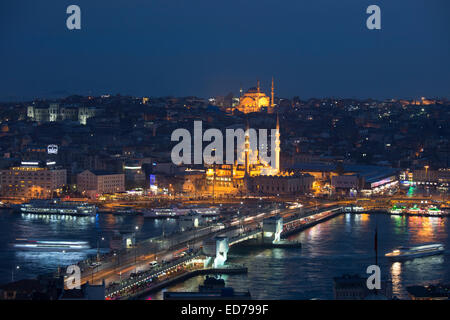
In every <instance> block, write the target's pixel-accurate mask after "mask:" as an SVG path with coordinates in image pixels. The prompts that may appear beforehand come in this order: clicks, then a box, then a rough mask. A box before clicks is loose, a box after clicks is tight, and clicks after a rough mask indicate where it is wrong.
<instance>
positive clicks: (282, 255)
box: [0, 210, 450, 299]
mask: <svg viewBox="0 0 450 320" xmlns="http://www.w3.org/2000/svg"><path fill="white" fill-rule="evenodd" d="M164 221H165V222H163V221H162V220H152V219H143V217H141V216H136V217H121V216H114V215H110V214H99V215H97V216H96V217H65V218H61V217H59V218H58V217H46V216H41V217H37V216H31V215H21V214H16V213H12V212H11V211H9V210H1V211H0V230H1V233H0V283H4V282H8V281H10V280H11V271H12V270H13V269H14V268H15V266H20V269H19V270H18V271H15V272H14V278H15V279H20V278H27V277H34V276H36V275H37V274H42V273H46V272H51V271H54V270H56V268H57V267H58V266H62V265H68V264H72V263H74V262H76V261H78V260H81V259H84V258H86V257H87V256H88V255H95V253H96V250H97V240H99V239H101V238H102V237H104V238H105V240H104V241H101V240H100V241H99V244H100V248H103V249H101V251H105V250H107V249H106V248H108V240H109V238H110V236H111V234H112V233H113V231H114V230H119V231H133V230H134V229H135V227H136V226H138V227H139V231H138V234H137V238H138V239H142V238H145V237H151V236H157V235H159V234H161V232H162V224H163V223H164V224H165V229H166V231H170V230H171V229H173V228H174V227H175V224H176V221H174V220H164ZM376 226H378V248H379V253H380V254H379V265H380V267H381V272H382V278H385V279H392V282H393V292H394V294H395V295H397V296H399V297H401V298H406V292H405V287H406V286H408V285H413V284H428V283H430V282H434V283H435V282H447V283H448V282H450V268H448V265H449V263H450V240H449V238H448V234H449V231H450V230H449V229H450V223H449V220H448V218H434V217H408V218H406V217H399V216H388V215H381V214H374V215H368V214H360V215H352V214H345V215H340V216H338V217H336V218H333V219H331V220H329V221H326V222H324V223H321V224H319V225H316V226H314V227H312V228H310V229H308V230H305V231H304V232H301V233H299V234H297V235H294V236H293V237H291V239H292V240H299V241H301V242H302V245H303V246H302V248H301V249H289V250H283V249H264V250H263V249H257V248H243V247H233V248H232V249H231V250H230V252H229V259H228V260H229V261H230V262H231V263H244V264H245V265H246V266H248V268H249V272H248V274H246V275H232V276H224V278H225V280H226V283H227V285H228V286H232V287H233V288H234V289H235V290H236V291H246V290H250V292H251V294H252V297H253V298H255V299H312V298H321V299H332V298H333V291H332V289H333V277H336V276H341V275H343V274H345V273H352V274H354V273H358V274H360V275H363V276H364V275H365V271H366V268H367V266H369V265H371V264H374V263H375V257H374V231H375V227H376ZM16 238H40V239H71V240H86V241H89V243H90V245H91V248H92V249H90V250H85V251H81V252H67V253H62V252H54V253H52V252H31V251H14V250H12V248H11V247H10V246H9V244H10V243H11V242H14V239H16ZM424 242H441V243H444V244H445V246H446V251H445V253H444V254H443V255H439V256H431V257H425V258H419V259H415V260H411V261H407V262H403V263H394V264H393V263H390V262H389V261H388V260H386V259H385V258H384V257H383V255H384V253H386V252H388V251H391V250H392V249H394V248H395V247H398V246H411V245H418V244H421V243H424ZM202 282H203V277H196V278H192V279H189V280H187V281H185V282H184V283H181V284H177V285H175V286H172V287H169V288H167V289H166V290H170V291H197V290H198V285H199V284H201V283H202ZM149 298H152V299H161V298H162V292H156V293H154V294H151V295H150V296H149Z"/></svg>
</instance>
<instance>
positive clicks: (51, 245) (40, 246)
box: [13, 239, 90, 251]
mask: <svg viewBox="0 0 450 320" xmlns="http://www.w3.org/2000/svg"><path fill="white" fill-rule="evenodd" d="M13 247H14V248H15V249H19V250H38V251H78V250H85V249H89V248H90V246H89V242H87V241H70V240H39V239H16V243H14V244H13Z"/></svg>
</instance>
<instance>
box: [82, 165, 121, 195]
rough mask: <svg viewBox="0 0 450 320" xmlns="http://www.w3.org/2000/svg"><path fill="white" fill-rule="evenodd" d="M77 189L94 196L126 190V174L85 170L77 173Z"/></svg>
mask: <svg viewBox="0 0 450 320" xmlns="http://www.w3.org/2000/svg"><path fill="white" fill-rule="evenodd" d="M77 189H78V190H79V191H80V192H82V193H85V194H86V195H88V196H90V197H93V196H96V195H101V194H105V193H116V192H124V191H125V175H124V174H123V173H114V172H108V171H97V170H92V171H91V170H84V171H83V172H81V173H79V174H77Z"/></svg>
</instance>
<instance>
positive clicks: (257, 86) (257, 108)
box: [255, 80, 261, 112]
mask: <svg viewBox="0 0 450 320" xmlns="http://www.w3.org/2000/svg"><path fill="white" fill-rule="evenodd" d="M256 88H257V90H258V96H257V97H256V110H255V111H256V112H259V94H260V92H261V91H260V88H259V80H258V81H257V83H256Z"/></svg>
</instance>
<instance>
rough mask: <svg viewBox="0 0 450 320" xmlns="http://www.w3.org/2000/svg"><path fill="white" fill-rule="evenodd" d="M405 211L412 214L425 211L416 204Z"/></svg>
mask: <svg viewBox="0 0 450 320" xmlns="http://www.w3.org/2000/svg"><path fill="white" fill-rule="evenodd" d="M407 212H408V213H409V214H412V215H420V214H423V213H424V212H425V211H424V210H423V209H422V208H419V207H418V206H417V204H415V205H414V206H413V207H412V208H409V209H408V211H407Z"/></svg>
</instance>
